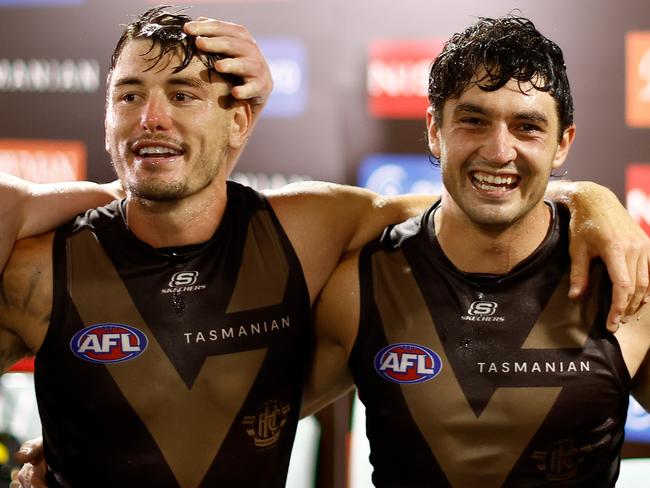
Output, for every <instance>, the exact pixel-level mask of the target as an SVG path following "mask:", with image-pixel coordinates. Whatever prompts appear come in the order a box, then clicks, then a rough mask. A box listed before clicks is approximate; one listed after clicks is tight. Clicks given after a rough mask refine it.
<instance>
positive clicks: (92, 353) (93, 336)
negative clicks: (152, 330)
mask: <svg viewBox="0 0 650 488" xmlns="http://www.w3.org/2000/svg"><path fill="white" fill-rule="evenodd" d="M147 343H148V340H147V336H146V335H144V333H143V332H142V331H140V330H138V329H136V328H135V327H131V326H130V325H123V324H97V325H93V326H90V327H86V328H85V329H82V330H80V331H79V332H77V333H76V334H75V335H74V337H73V338H72V340H71V341H70V348H71V349H72V352H73V353H74V354H75V356H77V357H78V358H81V359H84V360H86V361H90V362H91V363H121V362H123V361H129V360H131V359H135V358H136V357H138V356H139V355H140V354H142V353H143V352H144V350H145V349H146V348H147Z"/></svg>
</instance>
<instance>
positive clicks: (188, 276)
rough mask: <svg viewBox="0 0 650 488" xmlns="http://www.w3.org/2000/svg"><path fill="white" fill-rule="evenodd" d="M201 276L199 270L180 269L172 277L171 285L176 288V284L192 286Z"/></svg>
mask: <svg viewBox="0 0 650 488" xmlns="http://www.w3.org/2000/svg"><path fill="white" fill-rule="evenodd" d="M198 278H199V272H198V271H180V272H178V273H174V275H173V276H172V279H171V280H170V281H169V286H170V287H171V288H174V287H176V286H191V285H193V284H195V283H196V280H197V279H198Z"/></svg>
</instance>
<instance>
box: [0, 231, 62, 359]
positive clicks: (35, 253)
mask: <svg viewBox="0 0 650 488" xmlns="http://www.w3.org/2000/svg"><path fill="white" fill-rule="evenodd" d="M53 237H54V234H53V233H47V234H42V235H40V236H37V237H30V238H26V239H21V240H19V241H17V242H16V244H15V246H14V250H13V252H12V254H11V256H10V257H9V261H8V262H7V265H6V267H5V269H4V272H3V273H2V279H1V280H0V328H1V329H2V330H3V331H5V332H8V333H11V334H14V335H15V336H17V337H18V338H19V339H20V340H21V341H22V342H23V343H24V345H25V346H26V347H27V348H28V349H29V351H31V352H33V353H35V352H36V351H38V349H39V348H40V345H41V344H42V342H43V339H44V337H45V333H46V332H47V326H48V324H49V320H50V313H51V308H52V290H53V284H52V242H53Z"/></svg>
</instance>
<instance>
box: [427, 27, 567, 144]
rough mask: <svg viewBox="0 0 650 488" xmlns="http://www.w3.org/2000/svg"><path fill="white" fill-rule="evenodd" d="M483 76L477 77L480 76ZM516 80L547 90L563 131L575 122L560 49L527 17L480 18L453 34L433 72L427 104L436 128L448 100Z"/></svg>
mask: <svg viewBox="0 0 650 488" xmlns="http://www.w3.org/2000/svg"><path fill="white" fill-rule="evenodd" d="M482 72H485V75H484V76H483V77H482V78H480V79H478V80H477V79H476V78H475V77H476V74H477V73H482ZM511 79H514V80H516V81H518V82H519V83H520V84H523V83H530V84H531V85H532V86H533V87H534V88H536V89H537V90H540V91H544V92H548V93H549V94H550V95H551V96H552V97H553V98H554V99H555V102H556V106H557V112H558V117H559V123H560V124H559V125H560V133H559V138H560V139H561V138H562V134H563V133H564V131H565V130H566V129H567V128H568V127H570V126H571V125H572V124H573V99H572V97H571V88H570V86H569V79H568V78H567V73H566V66H565V64H564V56H563V54H562V50H561V49H560V47H559V46H558V45H557V44H555V43H554V42H553V41H551V40H549V39H547V38H546V37H545V36H543V35H542V34H541V33H540V32H539V31H538V30H537V29H536V28H535V25H534V24H533V23H532V22H531V21H530V20H528V19H526V18H523V17H518V16H515V15H507V16H504V17H499V18H496V19H491V18H484V17H481V18H479V20H478V21H477V22H476V23H474V24H473V25H471V26H470V27H468V28H467V29H465V30H464V31H463V32H460V33H457V34H454V35H453V36H452V37H451V38H450V39H449V40H448V41H447V42H446V44H445V46H444V47H443V50H442V52H441V53H440V54H439V55H438V57H437V58H436V59H435V61H434V62H433V64H432V66H431V71H430V73H429V104H430V105H431V106H432V107H433V109H434V112H435V117H436V123H437V124H438V125H440V124H441V122H442V109H443V106H444V104H445V102H446V101H447V100H449V99H450V98H458V97H460V96H461V95H462V94H463V92H464V91H465V90H467V89H468V88H470V87H471V86H473V85H474V84H476V85H477V86H478V87H479V88H480V89H481V90H484V91H487V92H490V91H496V90H498V89H499V88H501V87H503V86H504V85H505V84H506V83H508V81H510V80H511Z"/></svg>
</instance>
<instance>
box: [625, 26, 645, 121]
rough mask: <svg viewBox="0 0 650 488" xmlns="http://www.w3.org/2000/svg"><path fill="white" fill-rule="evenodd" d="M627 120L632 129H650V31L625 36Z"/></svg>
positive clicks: (630, 33)
mask: <svg viewBox="0 0 650 488" xmlns="http://www.w3.org/2000/svg"><path fill="white" fill-rule="evenodd" d="M625 64H626V80H625V85H626V89H625V120H626V122H627V124H628V125H629V126H631V127H650V31H645V32H628V33H627V35H626V36H625Z"/></svg>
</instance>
